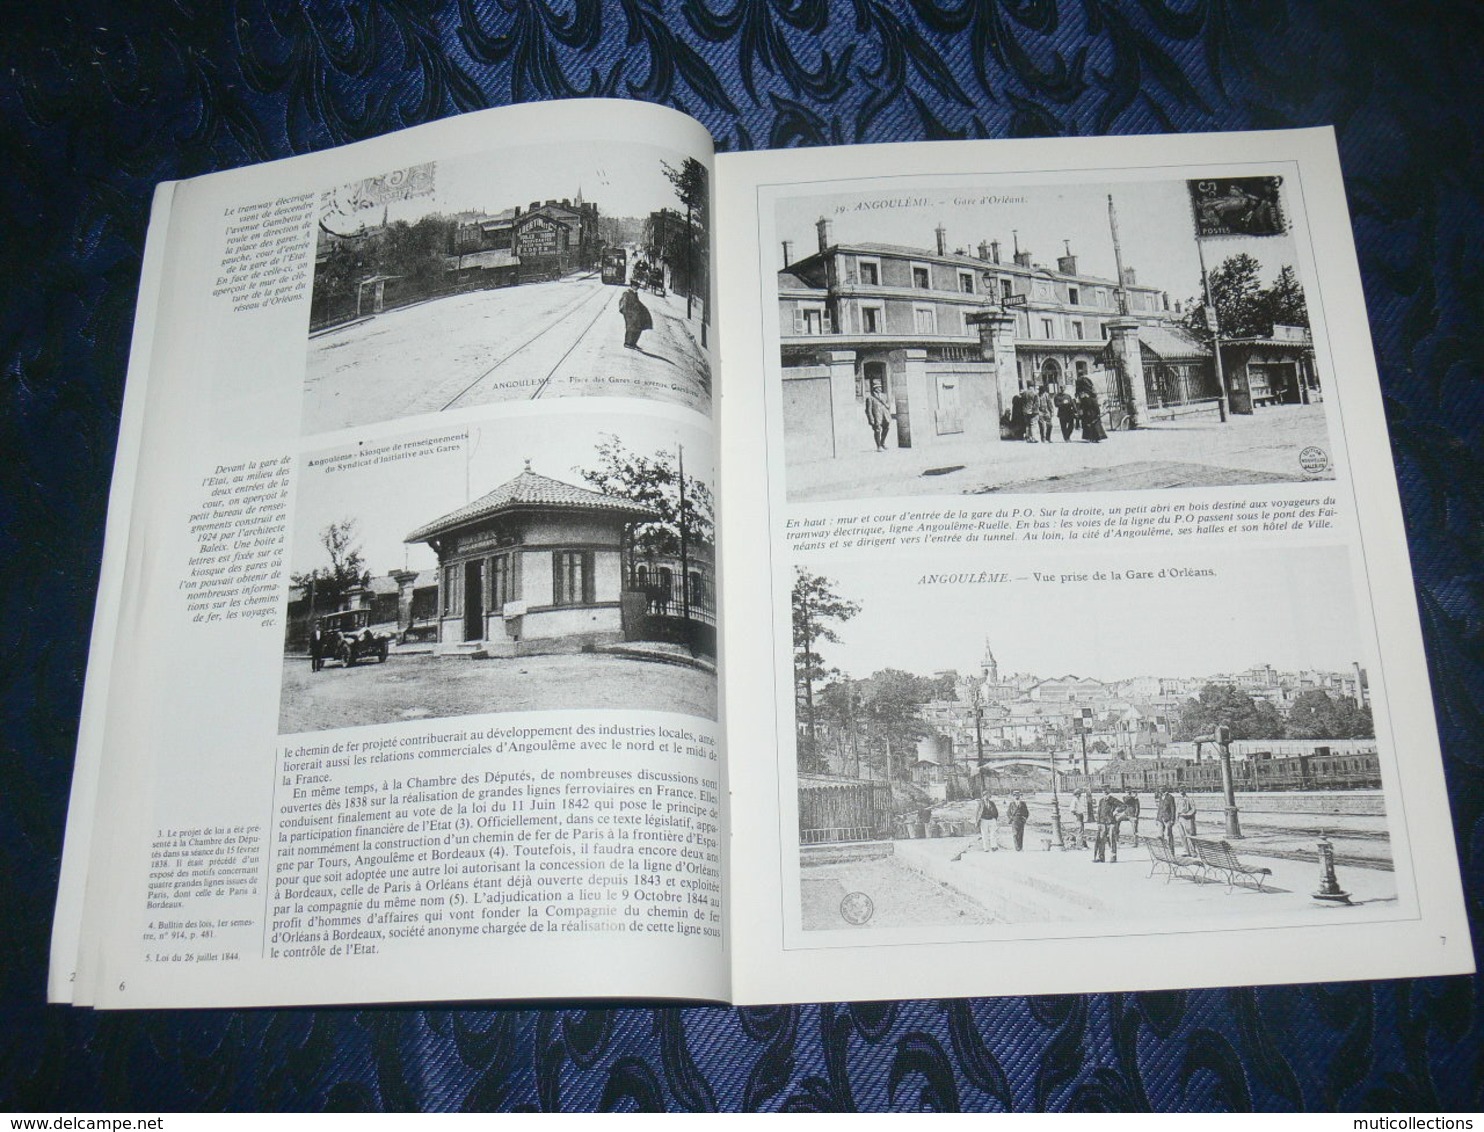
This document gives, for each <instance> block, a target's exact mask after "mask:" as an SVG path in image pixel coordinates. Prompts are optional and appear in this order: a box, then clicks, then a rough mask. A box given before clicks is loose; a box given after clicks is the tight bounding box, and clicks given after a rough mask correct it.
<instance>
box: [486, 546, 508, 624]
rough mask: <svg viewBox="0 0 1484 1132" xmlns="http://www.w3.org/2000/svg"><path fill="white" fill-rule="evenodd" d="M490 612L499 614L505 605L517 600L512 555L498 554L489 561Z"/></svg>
mask: <svg viewBox="0 0 1484 1132" xmlns="http://www.w3.org/2000/svg"><path fill="white" fill-rule="evenodd" d="M486 576H487V577H488V578H489V591H490V610H491V612H495V613H498V612H499V611H500V610H502V609H504V608H505V603H506V602H508V601H514V600H515V572H514V570H513V569H512V568H511V562H510V555H508V554H496V555H495V556H493V557H492V558H491V559H490V560H489V568H488V573H487V575H486Z"/></svg>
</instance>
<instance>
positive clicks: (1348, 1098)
mask: <svg viewBox="0 0 1484 1132" xmlns="http://www.w3.org/2000/svg"><path fill="white" fill-rule="evenodd" d="M1430 11H1431V12H1435V13H1438V14H1435V15H1429V14H1428V13H1429V12H1430ZM1481 24H1484V9H1480V8H1478V7H1476V6H1466V5H1446V6H1444V5H1439V6H1435V7H1431V8H1430V7H1429V6H1426V5H1417V4H1413V3H1404V2H1385V3H1383V2H1378V0H1373V2H1371V3H1367V4H1362V5H1357V4H1353V3H1350V2H1344V0H1293V2H1291V3H1283V2H1280V0H1247V2H1237V0H912V2H911V3H887V2H884V0H673V2H664V0H613V2H611V3H599V2H598V0H326V2H323V3H316V2H313V0H304V2H302V3H297V4H285V3H278V2H275V0H168V2H167V0H155V2H144V0H141V2H139V3H134V4H127V5H122V4H117V3H107V2H103V0H99V2H96V3H88V2H86V0H74V2H65V0H57V2H54V3H38V4H30V5H23V6H21V5H17V6H12V7H10V8H9V9H8V11H7V16H6V28H5V33H4V35H3V37H0V57H3V60H4V67H3V69H0V129H3V131H4V132H3V148H4V153H5V167H4V173H3V178H0V202H3V206H0V207H3V213H0V222H3V228H0V240H3V262H4V266H5V271H4V284H5V289H4V299H3V307H0V318H3V336H0V349H3V359H0V360H3V380H0V385H3V391H4V404H3V411H0V454H3V459H0V560H3V561H4V563H5V575H6V577H5V584H4V586H3V587H0V611H3V612H0V625H4V627H5V628H4V632H3V634H0V640H3V645H0V648H3V650H4V657H3V661H0V696H3V702H4V723H3V729H0V776H3V787H0V846H3V853H4V864H3V867H0V907H3V909H4V914H3V916H0V956H3V960H0V962H3V983H0V1010H3V1020H4V1021H3V1034H0V1107H3V1108H7V1109H14V1108H22V1109H33V1110H34V1109H39V1110H62V1111H67V1110H72V1111H76V1110H79V1109H83V1110H86V1109H97V1108H111V1109H144V1110H149V1109H164V1110H172V1109H198V1108H228V1109H251V1108H263V1109H275V1108H281V1109H320V1108H331V1109H349V1108H356V1109H359V1108H371V1109H389V1110H406V1109H419V1108H421V1109H438V1110H460V1109H475V1110H482V1109H591V1108H600V1109H610V1108H614V1109H617V1108H631V1107H637V1108H641V1109H689V1110H702V1109H712V1108H717V1109H829V1110H842V1109H844V1110H849V1109H859V1110H870V1109H889V1108H909V1109H910V1108H934V1109H955V1108H960V1109H978V1110H1001V1109H1011V1108H1014V1109H1058V1108H1067V1109H1245V1108H1253V1109H1333V1108H1336V1107H1339V1108H1346V1109H1387V1110H1390V1109H1401V1110H1407V1109H1410V1110H1418V1109H1440V1108H1441V1109H1452V1110H1458V1109H1478V1108H1480V1107H1481V1106H1484V1097H1481V1092H1480V1090H1481V1082H1484V1073H1481V1065H1484V1043H1481V1023H1480V994H1479V990H1480V986H1481V984H1480V983H1479V981H1478V980H1471V979H1463V978H1457V979H1439V980H1425V981H1404V982H1388V983H1371V984H1346V985H1335V986H1295V987H1277V988H1264V989H1256V990H1254V989H1243V988H1237V989H1228V990H1202V991H1188V992H1174V993H1166V994H1128V995H1123V994H1108V995H1093V996H1086V997H1060V998H1036V999H1019V998H1016V999H981V1000H961V1001H944V1002H904V1003H892V1004H883V1005H869V1006H860V1005H854V1006H845V1005H811V1006H789V1007H779V1008H771V1009H756V1010H727V1009H710V1008H694V1009H641V1008H625V1009H592V1010H584V1009H570V1010H538V1009H519V1008H510V1007H501V1008H495V1009H489V1008H485V1007H477V1006H471V1007H468V1008H460V1009H447V1008H439V1009H366V1010H319V1011H307V1010H294V1011H217V1012H197V1013H165V1012H135V1013H118V1014H111V1015H96V1014H93V1013H91V1012H85V1011H78V1010H72V1009H68V1008H49V1007H46V1006H45V1005H43V1002H42V991H43V986H44V975H45V956H46V944H47V936H48V930H49V921H50V916H51V909H52V899H53V894H54V890H55V884H56V874H57V865H58V859H59V853H60V849H61V840H62V826H63V819H64V814H65V810H66V801H67V788H68V783H69V779H70V768H71V759H72V747H73V743H74V740H75V737H76V716H77V709H78V703H79V699H80V695H81V686H82V677H83V671H84V664H85V660H86V649H87V635H88V630H89V623H90V618H91V614H92V604H93V589H94V586H95V584H96V576H97V564H98V561H99V555H100V552H101V548H102V537H103V518H104V506H105V501H106V492H107V489H108V479H109V472H110V468H111V462H112V459H113V448H114V440H115V432H116V428H117V420H118V411H119V404H120V397H121V391H122V383H123V375H124V369H125V361H126V357H127V351H128V338H129V330H130V325H131V319H132V316H133V304H134V289H135V286H136V282H137V277H138V271H139V259H140V253H141V250H142V246H143V241H144V233H145V224H146V218H147V213H148V204H149V195H150V191H151V189H152V187H153V185H154V183H155V182H156V181H159V180H162V179H165V178H178V177H189V176H193V175H195V174H199V173H206V172H210V171H212V170H216V169H226V168H230V167H232V166H237V165H241V164H244V163H247V162H254V161H261V160H264V159H267V158H274V157H282V156H286V155H289V154H294V153H303V152H305V151H308V150H314V149H318V148H322V147H326V146H330V145H334V144H337V143H341V142H347V141H351V140H353V139H357V138H363V137H367V136H369V135H372V134H379V133H383V132H385V131H388V130H392V129H395V128H397V127H401V126H406V125H411V124H413V123H417V122H423V121H427V120H429V119H432V118H437V117H440V116H443V115H449V114H456V113H460V112H463V111H467V110H473V109H477V108H481V107H486V106H493V105H499V104H504V103H511V102H521V101H529V100H535V99H548V98H573V97H585V96H592V95H609V96H617V97H623V98H636V99H646V100H650V101H654V102H662V103H666V104H669V105H672V106H675V107H678V108H680V109H683V110H686V111H688V112H690V113H691V114H694V115H696V116H697V117H699V118H700V119H701V120H702V121H703V122H704V123H705V124H706V125H707V126H708V127H709V128H710V129H711V131H712V133H713V134H714V136H715V137H716V138H717V140H718V142H719V144H720V145H721V146H722V147H723V148H728V149H746V148H750V147H763V146H790V145H815V144H823V143H838V142H858V141H888V140H910V139H923V138H964V137H985V138H992V137H1004V136H1012V135H1013V136H1024V135H1045V134H1080V135H1087V134H1100V133H1154V132H1168V131H1195V130H1235V129H1251V128H1264V127H1284V126H1305V125H1316V124H1324V123H1333V124H1334V125H1335V127H1336V129H1337V130H1338V133H1339V140H1340V150H1341V154H1342V158H1343V161H1344V165H1345V173H1346V186H1347V188H1348V190H1349V194H1350V204H1351V209H1352V211H1353V214H1354V222H1355V232H1356V239H1357V241H1358V244H1359V248H1360V259H1361V267H1362V270H1363V272H1364V278H1365V287H1366V298H1367V300H1368V302H1369V305H1370V314H1371V319H1372V330H1373V333H1374V336H1375V342H1376V348H1377V350H1378V352H1379V355H1380V361H1381V375H1382V382H1383V385H1384V388H1385V394H1386V407H1387V412H1388V416H1389V420H1390V424H1391V430H1392V444H1393V449H1394V455H1395V459H1396V465H1397V470H1398V473H1399V475H1400V478H1401V487H1402V497H1403V503H1404V505H1405V509H1406V520H1407V526H1408V532H1409V535H1410V539H1411V548H1412V555H1413V562H1414V565H1415V569H1416V577H1417V599H1418V601H1419V602H1420V603H1421V610H1422V619H1423V628H1424V631H1425V633H1426V639H1427V646H1428V650H1429V659H1430V662H1431V666H1432V676H1433V680H1434V683H1435V687H1436V689H1437V696H1438V702H1437V709H1438V719H1439V723H1440V725H1441V728H1442V737H1443V746H1444V751H1445V754H1446V757H1447V772H1448V780H1449V787H1450V791H1451V798H1452V804H1453V815H1454V822H1455V824H1456V830H1457V840H1458V847H1459V852H1460V854H1461V858H1462V860H1463V865H1464V871H1465V880H1466V883H1467V885H1468V889H1469V898H1470V905H1469V907H1470V913H1471V916H1472V919H1473V922H1474V925H1475V932H1476V936H1477V934H1478V933H1479V931H1480V929H1481V928H1484V921H1481V918H1480V905H1479V899H1480V896H1481V894H1484V875H1481V872H1484V821H1481V809H1484V791H1481V789H1480V786H1481V772H1484V765H1481V760H1484V756H1481V747H1480V744H1479V742H1478V741H1477V736H1478V734H1479V731H1480V727H1481V710H1484V640H1481V631H1484V589H1481V557H1480V552H1481V549H1484V546H1481V542H1484V525H1481V520H1484V451H1481V439H1484V438H1481V427H1484V382H1481V381H1480V377H1479V365H1480V358H1481V356H1484V318H1481V315H1484V243H1481V240H1484V216H1481V196H1480V191H1479V186H1480V185H1481V184H1484V150H1481V146H1480V143H1479V142H1478V140H1477V139H1478V138H1479V137H1484V119H1481V115H1480V112H1479V103H1478V100H1477V99H1475V98H1472V97H1470V96H1468V94H1467V92H1468V91H1469V90H1473V89H1476V88H1475V86H1474V83H1475V82H1476V81H1477V76H1478V75H1479V74H1480V73H1484V57H1481V45H1484V37H1481V34H1480V32H1481ZM1397 596H1398V598H1399V599H1400V598H1403V597H1404V596H1405V595H1397Z"/></svg>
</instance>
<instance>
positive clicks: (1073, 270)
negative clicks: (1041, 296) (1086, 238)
mask: <svg viewBox="0 0 1484 1132" xmlns="http://www.w3.org/2000/svg"><path fill="white" fill-rule="evenodd" d="M1062 245H1063V246H1064V247H1065V248H1066V249H1067V251H1066V254H1065V255H1061V256H1057V257H1056V270H1058V271H1060V272H1061V273H1062V274H1063V275H1076V274H1077V257H1076V256H1074V255H1073V254H1072V241H1071V240H1063V241H1062Z"/></svg>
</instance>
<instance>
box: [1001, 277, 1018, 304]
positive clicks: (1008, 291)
mask: <svg viewBox="0 0 1484 1132" xmlns="http://www.w3.org/2000/svg"><path fill="white" fill-rule="evenodd" d="M1013 294H1015V284H1014V282H1013V281H1011V280H1009V279H1004V278H1001V279H1000V298H1002V299H1008V298H1009V297H1010V296H1011V295H1013Z"/></svg>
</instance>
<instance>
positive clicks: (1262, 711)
mask: <svg viewBox="0 0 1484 1132" xmlns="http://www.w3.org/2000/svg"><path fill="white" fill-rule="evenodd" d="M1222 723H1224V724H1226V725H1227V726H1228V727H1230V728H1231V732H1232V738H1233V739H1281V738H1283V732H1284V727H1283V717H1282V716H1281V715H1280V714H1279V713H1278V709H1277V708H1275V707H1274V706H1273V705H1272V704H1270V703H1268V702H1267V701H1266V700H1254V699H1253V698H1252V697H1251V696H1249V695H1248V694H1247V693H1246V692H1243V691H1241V690H1239V689H1237V688H1234V687H1232V686H1231V685H1230V684H1207V685H1206V686H1205V687H1204V688H1202V689H1201V692H1200V696H1199V697H1198V698H1196V699H1193V700H1187V701H1186V703H1185V706H1184V707H1182V708H1181V709H1180V718H1179V721H1178V722H1177V723H1176V725H1175V737H1176V738H1177V739H1184V740H1190V739H1195V738H1197V737H1199V736H1202V735H1213V734H1215V732H1216V727H1217V725H1218V724H1222Z"/></svg>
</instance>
